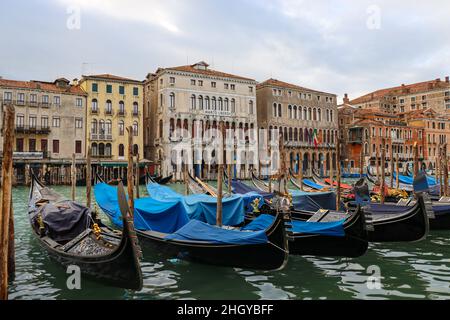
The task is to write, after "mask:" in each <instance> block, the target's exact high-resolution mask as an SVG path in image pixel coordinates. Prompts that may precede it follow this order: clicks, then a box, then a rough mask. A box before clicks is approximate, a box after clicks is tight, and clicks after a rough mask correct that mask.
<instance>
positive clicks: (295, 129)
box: [294, 128, 298, 141]
mask: <svg viewBox="0 0 450 320" xmlns="http://www.w3.org/2000/svg"><path fill="white" fill-rule="evenodd" d="M294 141H298V129H297V128H294Z"/></svg>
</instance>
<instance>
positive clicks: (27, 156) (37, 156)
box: [0, 151, 51, 160]
mask: <svg viewBox="0 0 450 320" xmlns="http://www.w3.org/2000/svg"><path fill="white" fill-rule="evenodd" d="M0 155H1V156H3V154H2V153H0ZM50 157H51V153H50V152H48V151H27V152H24V151H16V152H13V159H14V160H43V159H50Z"/></svg>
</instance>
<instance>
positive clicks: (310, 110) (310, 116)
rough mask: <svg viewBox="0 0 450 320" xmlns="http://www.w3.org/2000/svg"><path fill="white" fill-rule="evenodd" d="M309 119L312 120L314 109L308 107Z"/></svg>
mask: <svg viewBox="0 0 450 320" xmlns="http://www.w3.org/2000/svg"><path fill="white" fill-rule="evenodd" d="M308 120H312V109H311V108H308Z"/></svg>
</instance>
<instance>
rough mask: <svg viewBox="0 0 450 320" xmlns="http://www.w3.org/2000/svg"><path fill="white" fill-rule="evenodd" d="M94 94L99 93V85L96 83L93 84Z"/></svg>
mask: <svg viewBox="0 0 450 320" xmlns="http://www.w3.org/2000/svg"><path fill="white" fill-rule="evenodd" d="M92 92H98V84H96V83H93V84H92Z"/></svg>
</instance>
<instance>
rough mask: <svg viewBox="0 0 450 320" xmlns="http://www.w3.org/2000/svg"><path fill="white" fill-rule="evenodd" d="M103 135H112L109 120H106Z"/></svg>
mask: <svg viewBox="0 0 450 320" xmlns="http://www.w3.org/2000/svg"><path fill="white" fill-rule="evenodd" d="M105 133H106V134H112V122H111V120H106V127H105Z"/></svg>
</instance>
